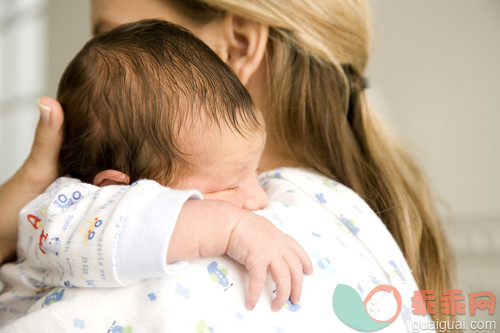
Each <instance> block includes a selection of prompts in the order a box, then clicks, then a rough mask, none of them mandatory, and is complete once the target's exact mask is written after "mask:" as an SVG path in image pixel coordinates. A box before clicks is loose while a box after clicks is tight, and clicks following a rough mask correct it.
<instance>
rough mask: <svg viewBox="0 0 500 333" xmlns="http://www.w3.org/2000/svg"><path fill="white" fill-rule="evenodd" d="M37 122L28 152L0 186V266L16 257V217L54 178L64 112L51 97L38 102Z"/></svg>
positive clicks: (55, 176)
mask: <svg viewBox="0 0 500 333" xmlns="http://www.w3.org/2000/svg"><path fill="white" fill-rule="evenodd" d="M38 106H39V109H40V119H39V120H38V125H37V127H36V132H35V139H34V141H33V146H32V147H31V152H30V154H29V156H28V158H27V159H26V161H25V162H24V164H23V165H22V166H21V168H19V170H17V172H16V173H15V174H14V175H13V176H12V177H11V178H10V179H9V180H7V181H6V182H5V183H4V184H3V185H2V186H0V263H1V262H5V261H6V260H8V259H12V258H13V257H14V256H15V250H16V242H17V215H18V213H19V211H20V210H21V208H22V207H23V206H24V205H26V204H27V203H28V202H29V201H30V200H32V199H33V198H35V197H36V196H37V195H39V194H41V193H42V192H43V191H44V190H45V189H46V188H47V186H49V185H50V183H52V182H53V181H54V180H55V179H56V178H57V161H58V156H59V150H60V148H61V143H62V137H63V136H62V124H63V118H64V116H63V111H62V108H61V105H60V104H59V102H57V101H56V100H55V99H53V98H50V97H43V98H41V99H39V100H38Z"/></svg>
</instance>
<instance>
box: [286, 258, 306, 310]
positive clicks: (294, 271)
mask: <svg viewBox="0 0 500 333" xmlns="http://www.w3.org/2000/svg"><path fill="white" fill-rule="evenodd" d="M287 264H288V267H289V269H290V274H291V292H290V301H291V302H292V303H293V304H298V303H299V302H300V296H301V295H302V283H303V282H304V273H303V267H302V264H301V263H300V261H299V260H298V259H297V258H296V257H293V258H292V259H288V260H287Z"/></svg>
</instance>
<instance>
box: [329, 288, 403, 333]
mask: <svg viewBox="0 0 500 333" xmlns="http://www.w3.org/2000/svg"><path fill="white" fill-rule="evenodd" d="M332 304H333V309H334V310H335V313H336V314H337V316H338V317H339V319H340V320H341V321H342V322H343V323H344V324H346V325H347V326H349V327H352V328H354V329H356V330H358V331H362V332H372V331H376V330H379V329H382V328H384V327H386V326H388V325H390V324H391V323H392V322H393V321H394V320H396V318H397V317H398V315H399V311H400V310H401V295H400V293H399V291H398V290H397V289H396V288H394V287H393V286H390V285H380V286H377V287H375V288H373V290H372V291H370V292H369V293H368V295H367V296H366V298H365V300H364V301H363V300H362V299H361V296H360V295H359V294H358V292H357V291H356V290H355V289H353V288H352V287H350V286H348V285H345V284H339V285H337V287H336V288H335V291H334V293H333V299H332Z"/></svg>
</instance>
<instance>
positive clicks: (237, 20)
mask: <svg viewBox="0 0 500 333" xmlns="http://www.w3.org/2000/svg"><path fill="white" fill-rule="evenodd" d="M222 25H223V26H222V28H223V35H224V38H225V39H226V43H227V44H226V52H227V55H226V56H225V57H222V59H224V60H225V61H226V63H227V64H228V65H229V66H230V67H231V68H232V69H233V71H234V72H235V73H236V75H237V76H238V78H239V79H240V81H241V82H242V83H243V84H244V85H246V84H247V83H248V81H249V80H250V78H251V77H252V75H253V74H254V73H255V72H256V70H257V68H258V67H259V65H260V64H261V62H262V60H263V59H264V54H265V53H266V47H267V41H268V38H269V26H268V25H264V24H262V23H258V22H256V21H253V20H250V19H246V18H243V17H241V16H238V15H235V14H230V13H229V14H226V16H225V17H224V19H223V23H222Z"/></svg>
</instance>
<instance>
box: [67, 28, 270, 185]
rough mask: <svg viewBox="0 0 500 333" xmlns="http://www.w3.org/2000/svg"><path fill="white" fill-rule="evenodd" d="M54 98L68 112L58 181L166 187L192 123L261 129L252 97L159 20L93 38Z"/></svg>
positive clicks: (213, 57) (201, 49) (193, 41)
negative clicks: (113, 175) (111, 175)
mask: <svg viewBox="0 0 500 333" xmlns="http://www.w3.org/2000/svg"><path fill="white" fill-rule="evenodd" d="M57 96H58V97H57V98H58V100H59V102H60V103H61V105H62V107H63V109H64V113H65V121H64V143H63V146H62V148H61V152H60V155H59V172H60V175H68V176H71V177H75V178H79V179H81V180H82V181H84V182H89V183H92V182H93V179H94V177H95V176H96V175H97V174H98V173H99V172H100V171H103V170H106V169H115V170H119V171H121V172H123V173H125V174H127V175H128V176H129V177H130V182H133V181H136V180H138V179H141V178H148V179H154V180H157V181H161V182H162V183H163V184H168V183H169V182H170V181H172V180H173V179H172V177H173V176H174V175H175V176H176V177H179V176H180V175H182V173H183V172H185V170H186V168H187V162H186V160H185V159H184V158H183V152H182V137H180V136H179V133H180V132H181V128H182V126H183V125H188V123H187V121H191V123H189V124H191V125H192V124H193V122H201V121H202V122H203V124H202V125H203V126H211V125H212V124H217V125H219V126H229V127H230V128H231V129H232V130H233V131H234V132H235V133H238V134H241V135H245V133H246V131H248V130H251V131H253V130H263V124H261V123H260V118H259V117H258V115H257V110H256V108H255V107H254V105H253V102H252V100H251V97H250V95H249V94H248V92H247V90H246V89H245V87H244V86H243V85H242V84H241V82H240V81H239V80H238V78H237V77H236V76H235V75H234V73H233V72H232V70H231V69H230V68H229V67H228V66H227V65H226V64H225V63H224V62H223V61H222V60H221V59H220V58H219V56H218V55H217V54H216V53H215V52H213V51H212V50H211V49H210V48H209V47H208V46H207V45H205V44H204V43H203V42H202V41H200V40H199V39H198V38H196V37H195V36H194V35H192V34H191V33H190V32H188V31H187V30H185V29H183V28H181V27H179V26H177V25H174V24H171V23H167V22H165V21H160V20H144V21H139V22H135V23H130V24H125V25H122V26H119V27H117V28H115V29H113V30H111V31H110V32H107V33H104V34H101V35H98V36H95V37H94V38H92V39H91V40H90V41H88V42H87V44H85V46H84V47H83V49H82V50H81V51H80V52H79V53H78V54H77V55H76V57H75V58H74V59H73V60H72V61H71V63H70V64H69V65H68V67H67V68H66V71H65V72H64V74H63V76H62V78H61V81H60V83H59V89H58V93H57ZM185 132H186V130H184V131H183V133H185ZM200 139H202V138H200Z"/></svg>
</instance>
